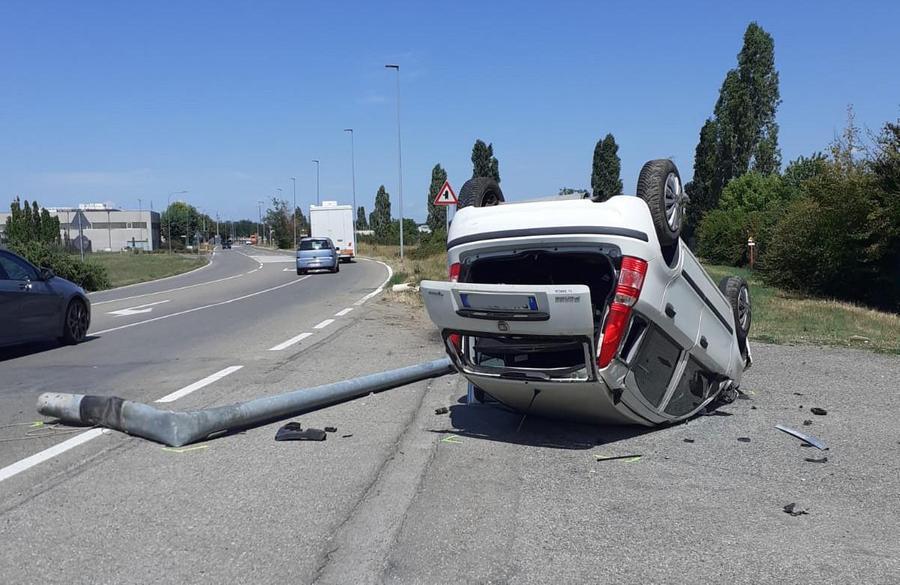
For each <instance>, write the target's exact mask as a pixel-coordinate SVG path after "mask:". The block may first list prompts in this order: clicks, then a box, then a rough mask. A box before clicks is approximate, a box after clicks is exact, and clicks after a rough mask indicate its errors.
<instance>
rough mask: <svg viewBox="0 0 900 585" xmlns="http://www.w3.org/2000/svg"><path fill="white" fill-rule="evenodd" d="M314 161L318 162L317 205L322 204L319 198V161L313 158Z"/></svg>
mask: <svg viewBox="0 0 900 585" xmlns="http://www.w3.org/2000/svg"><path fill="white" fill-rule="evenodd" d="M313 162H314V163H316V205H322V202H321V201H320V200H319V161H317V160H316V159H313Z"/></svg>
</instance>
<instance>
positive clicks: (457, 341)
mask: <svg viewBox="0 0 900 585" xmlns="http://www.w3.org/2000/svg"><path fill="white" fill-rule="evenodd" d="M459 269H460V265H459V262H454V263H453V264H451V265H450V282H458V281H459ZM449 339H450V343H452V344H453V346H454V347H455V348H456V350H457V351H461V350H462V336H461V335H460V334H459V333H451V334H450V336H449Z"/></svg>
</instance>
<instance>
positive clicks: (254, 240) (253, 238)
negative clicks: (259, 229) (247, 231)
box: [249, 234, 258, 246]
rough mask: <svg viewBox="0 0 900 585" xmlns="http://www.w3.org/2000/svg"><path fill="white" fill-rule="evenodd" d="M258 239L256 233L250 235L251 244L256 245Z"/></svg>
mask: <svg viewBox="0 0 900 585" xmlns="http://www.w3.org/2000/svg"><path fill="white" fill-rule="evenodd" d="M257 239H258V238H257V237H256V234H253V235H252V236H250V240H249V243H250V245H251V246H255V245H256V242H257Z"/></svg>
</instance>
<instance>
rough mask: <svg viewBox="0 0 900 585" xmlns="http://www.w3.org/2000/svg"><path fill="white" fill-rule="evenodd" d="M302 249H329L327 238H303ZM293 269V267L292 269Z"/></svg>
mask: <svg viewBox="0 0 900 585" xmlns="http://www.w3.org/2000/svg"><path fill="white" fill-rule="evenodd" d="M300 249H301V250H327V249H328V241H327V240H303V241H301V242H300ZM292 270H293V269H292Z"/></svg>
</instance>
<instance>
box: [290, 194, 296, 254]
mask: <svg viewBox="0 0 900 585" xmlns="http://www.w3.org/2000/svg"><path fill="white" fill-rule="evenodd" d="M291 181H292V182H293V183H294V216H293V221H292V222H291V223H293V224H294V244H293V247H294V248H296V247H297V177H291Z"/></svg>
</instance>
